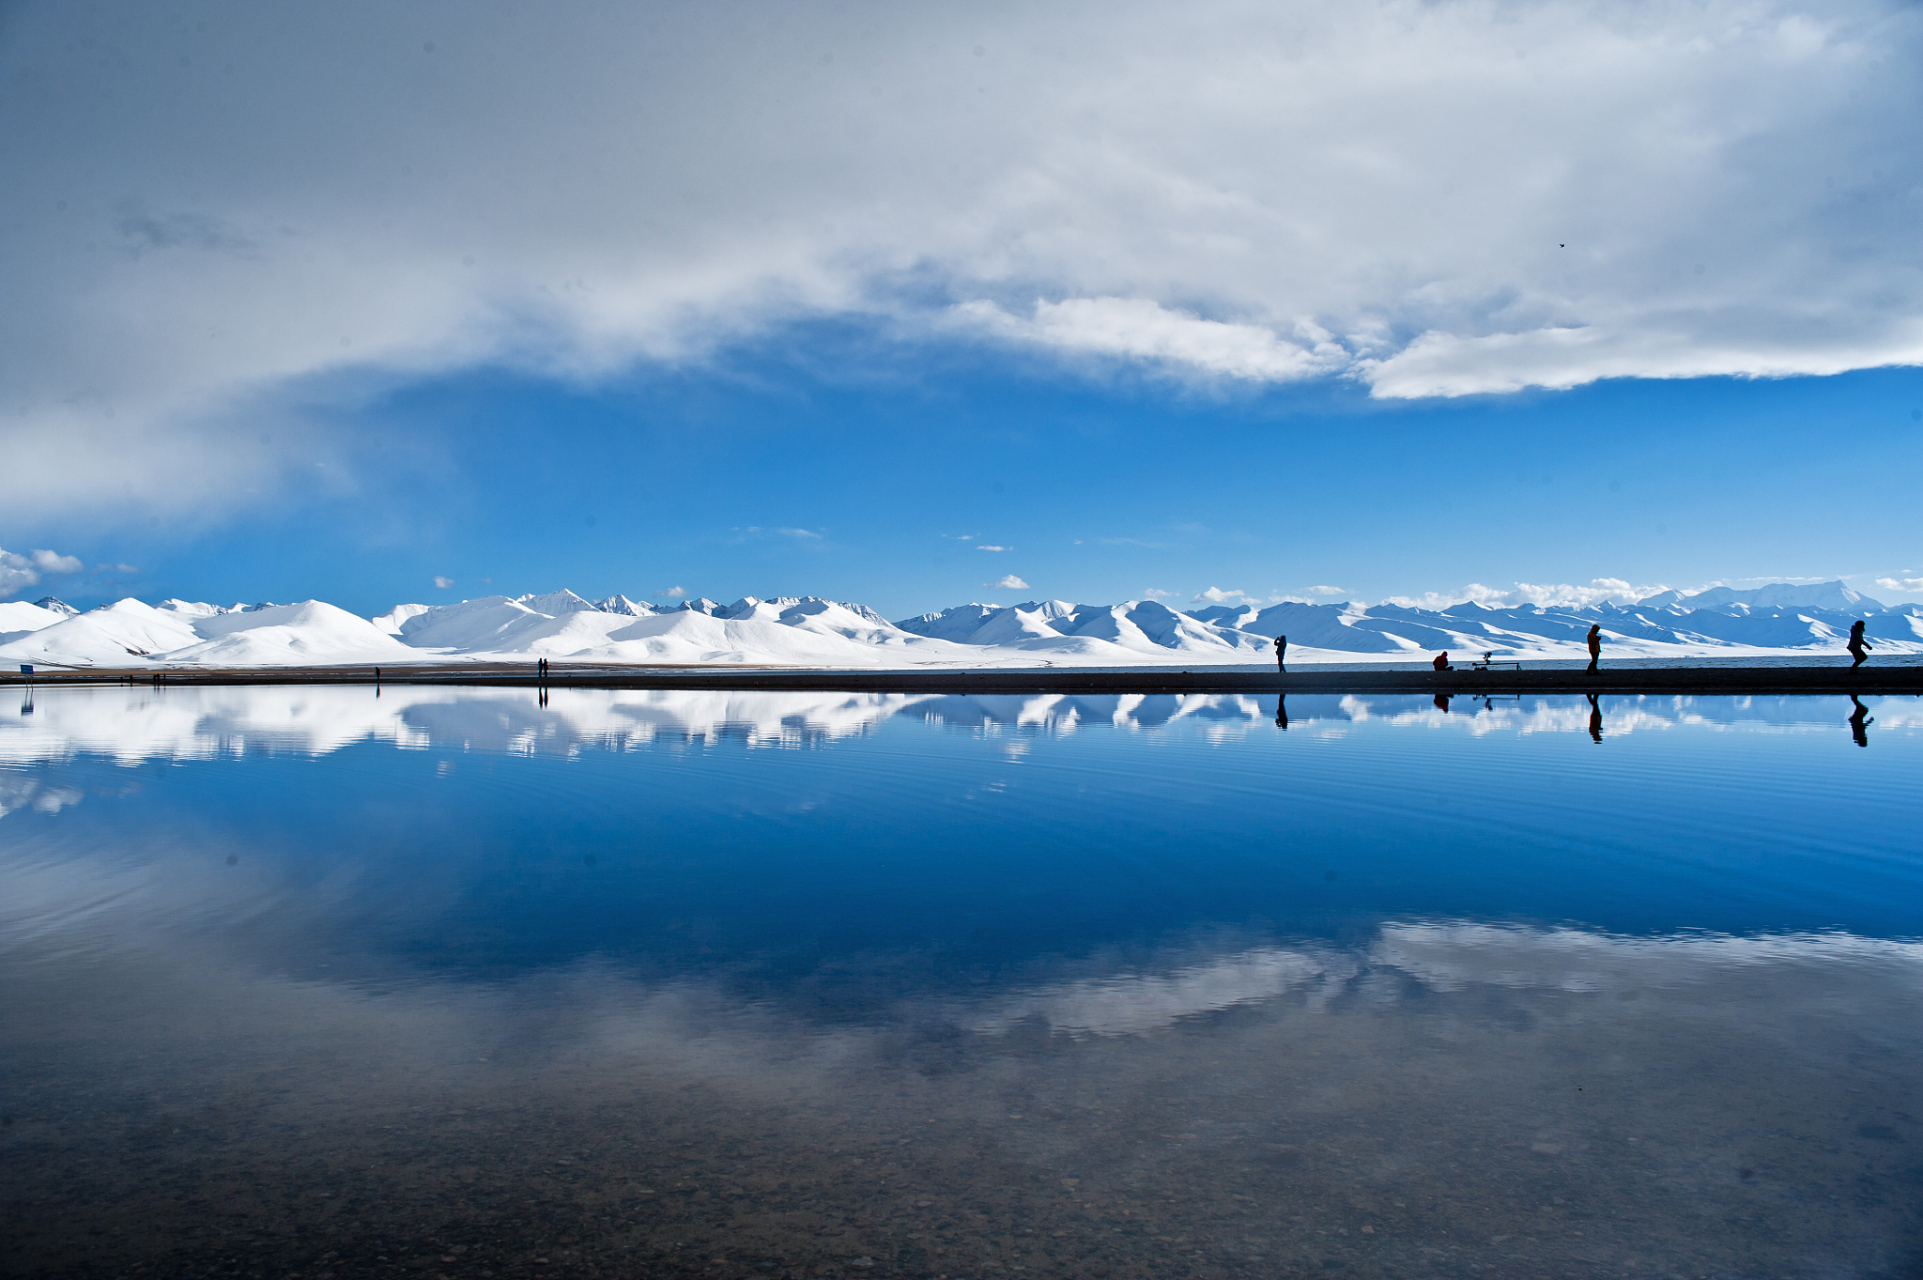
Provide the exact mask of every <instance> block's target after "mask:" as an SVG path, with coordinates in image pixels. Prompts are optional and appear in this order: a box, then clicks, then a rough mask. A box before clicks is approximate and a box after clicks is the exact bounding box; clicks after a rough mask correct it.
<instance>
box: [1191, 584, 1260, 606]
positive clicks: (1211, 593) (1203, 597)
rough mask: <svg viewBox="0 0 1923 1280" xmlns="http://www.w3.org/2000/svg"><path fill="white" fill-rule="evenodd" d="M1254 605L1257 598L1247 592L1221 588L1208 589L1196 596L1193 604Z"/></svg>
mask: <svg viewBox="0 0 1923 1280" xmlns="http://www.w3.org/2000/svg"><path fill="white" fill-rule="evenodd" d="M1205 601H1206V602H1207V603H1209V604H1254V603H1255V597H1254V596H1252V595H1250V594H1249V593H1248V592H1246V591H1224V590H1223V589H1222V588H1221V587H1206V588H1204V589H1203V590H1201V591H1198V592H1197V593H1196V594H1195V597H1194V600H1193V603H1195V604H1202V603H1203V602H1205Z"/></svg>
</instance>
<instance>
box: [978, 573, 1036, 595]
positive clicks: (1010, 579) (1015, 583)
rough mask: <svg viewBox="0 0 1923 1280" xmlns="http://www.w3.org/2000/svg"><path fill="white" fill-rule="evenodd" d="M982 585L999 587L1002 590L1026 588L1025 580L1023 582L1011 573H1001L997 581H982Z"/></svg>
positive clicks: (1024, 589) (1021, 589)
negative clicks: (1001, 575)
mask: <svg viewBox="0 0 1923 1280" xmlns="http://www.w3.org/2000/svg"><path fill="white" fill-rule="evenodd" d="M982 585H983V586H984V587H999V588H1000V589H1001V590H1003V591H1026V590H1028V584H1027V583H1026V582H1023V581H1022V580H1021V579H1020V578H1018V577H1016V576H1015V575H1014V574H1012V573H1010V574H1005V575H1003V577H1002V578H1000V579H999V580H998V581H995V582H984V583H982Z"/></svg>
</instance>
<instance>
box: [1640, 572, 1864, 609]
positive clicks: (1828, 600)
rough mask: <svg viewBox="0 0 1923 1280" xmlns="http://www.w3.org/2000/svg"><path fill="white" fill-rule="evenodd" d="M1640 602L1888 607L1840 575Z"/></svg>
mask: <svg viewBox="0 0 1923 1280" xmlns="http://www.w3.org/2000/svg"><path fill="white" fill-rule="evenodd" d="M1636 604H1637V605H1638V606H1640V607H1646V608H1652V609H1664V608H1668V609H1684V610H1691V609H1722V610H1729V609H1735V610H1738V611H1743V610H1748V609H1829V610H1833V611H1835V612H1837V613H1849V612H1851V611H1855V612H1858V613H1882V612H1883V611H1884V606H1883V604H1882V603H1881V602H1880V601H1876V600H1872V599H1870V598H1869V597H1868V596H1866V595H1864V594H1862V593H1861V592H1859V591H1852V590H1850V588H1848V587H1846V586H1844V585H1843V582H1842V580H1841V579H1840V578H1839V579H1838V580H1836V581H1834V582H1803V583H1793V582H1772V583H1770V584H1769V585H1768V586H1763V587H1752V588H1750V589H1748V590H1743V591H1739V590H1737V589H1735V588H1734V587H1710V588H1707V589H1706V590H1703V591H1695V592H1691V593H1690V594H1688V595H1684V594H1683V593H1682V592H1680V591H1663V592H1659V593H1658V594H1656V595H1653V596H1645V597H1643V598H1642V599H1641V600H1638V601H1637V602H1636Z"/></svg>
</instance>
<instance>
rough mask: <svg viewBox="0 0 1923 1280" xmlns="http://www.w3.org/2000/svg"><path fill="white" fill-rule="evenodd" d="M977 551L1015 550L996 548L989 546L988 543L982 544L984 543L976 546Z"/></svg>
mask: <svg viewBox="0 0 1923 1280" xmlns="http://www.w3.org/2000/svg"><path fill="white" fill-rule="evenodd" d="M975 550H977V551H1010V550H1013V548H1011V547H994V546H990V545H989V544H988V543H986V542H982V543H978V544H976V546H975Z"/></svg>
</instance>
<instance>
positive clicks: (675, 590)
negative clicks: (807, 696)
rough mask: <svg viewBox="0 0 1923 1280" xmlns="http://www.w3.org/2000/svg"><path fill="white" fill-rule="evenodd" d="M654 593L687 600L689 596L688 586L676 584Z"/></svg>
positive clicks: (672, 598) (671, 598)
mask: <svg viewBox="0 0 1923 1280" xmlns="http://www.w3.org/2000/svg"><path fill="white" fill-rule="evenodd" d="M654 594H656V595H657V596H666V597H667V598H668V599H670V600H685V599H686V598H687V595H688V591H687V588H686V587H678V586H676V587H669V588H668V589H667V590H666V591H657V592H655V593H654Z"/></svg>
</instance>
